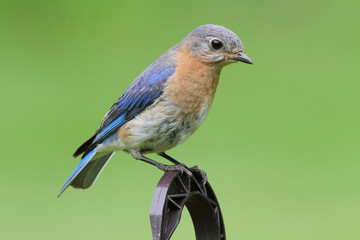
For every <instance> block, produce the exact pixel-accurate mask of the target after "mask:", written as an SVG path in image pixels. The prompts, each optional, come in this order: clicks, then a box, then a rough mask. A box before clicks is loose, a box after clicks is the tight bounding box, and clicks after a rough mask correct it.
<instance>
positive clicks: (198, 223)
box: [150, 172, 226, 240]
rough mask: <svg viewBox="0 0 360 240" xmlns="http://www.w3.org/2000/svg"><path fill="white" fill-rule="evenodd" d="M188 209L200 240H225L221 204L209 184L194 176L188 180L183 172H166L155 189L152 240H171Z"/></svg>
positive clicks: (151, 218) (197, 237)
mask: <svg viewBox="0 0 360 240" xmlns="http://www.w3.org/2000/svg"><path fill="white" fill-rule="evenodd" d="M184 206H186V207H187V209H188V211H189V213H190V216H191V219H192V221H193V224H194V228H195V234H196V239H197V240H226V235H225V227H224V221H223V218H222V214H221V210H220V206H219V203H218V201H217V199H216V196H215V193H214V191H213V190H212V188H211V186H210V184H209V182H207V183H206V184H205V186H204V185H203V184H202V177H201V175H200V174H198V173H197V172H193V176H192V177H188V176H187V175H186V174H185V173H181V172H166V173H165V174H164V175H163V176H162V178H161V179H160V181H159V183H158V185H157V186H156V189H155V192H154V195H153V199H152V203H151V208H150V223H151V230H152V235H153V240H168V239H170V237H171V235H172V234H173V233H174V231H175V229H176V227H177V225H178V224H179V222H180V218H181V214H182V211H183V209H184Z"/></svg>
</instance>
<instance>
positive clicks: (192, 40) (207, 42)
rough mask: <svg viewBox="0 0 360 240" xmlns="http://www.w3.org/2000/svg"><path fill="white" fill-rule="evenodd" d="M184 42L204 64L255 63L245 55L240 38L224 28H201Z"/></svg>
mask: <svg viewBox="0 0 360 240" xmlns="http://www.w3.org/2000/svg"><path fill="white" fill-rule="evenodd" d="M184 42H186V43H188V44H189V45H190V48H191V51H192V53H193V54H194V55H195V56H196V57H198V58H199V59H200V60H201V61H202V62H204V63H209V64H218V65H221V66H225V65H228V64H230V63H233V62H238V61H241V62H244V63H249V64H252V63H253V62H252V61H251V59H250V58H249V57H248V56H246V55H245V54H244V47H243V45H242V43H241V40H240V38H239V37H238V36H237V35H236V34H235V33H233V32H232V31H230V30H229V29H227V28H225V27H222V26H218V25H212V24H209V25H202V26H199V27H197V28H195V29H194V30H193V31H192V32H190V33H189V34H188V35H187V36H186V37H185V39H184Z"/></svg>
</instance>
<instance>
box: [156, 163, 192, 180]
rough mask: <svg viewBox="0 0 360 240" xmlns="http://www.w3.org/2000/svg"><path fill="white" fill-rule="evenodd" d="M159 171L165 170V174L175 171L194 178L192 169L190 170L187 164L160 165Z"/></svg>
mask: <svg viewBox="0 0 360 240" xmlns="http://www.w3.org/2000/svg"><path fill="white" fill-rule="evenodd" d="M157 167H158V168H159V169H161V170H163V171H164V172H175V171H180V172H181V173H184V172H185V173H186V175H188V177H192V176H193V174H192V172H191V170H190V169H191V168H190V169H189V168H188V167H187V166H186V165H185V164H182V163H180V164H176V165H163V164H161V165H158V166H157Z"/></svg>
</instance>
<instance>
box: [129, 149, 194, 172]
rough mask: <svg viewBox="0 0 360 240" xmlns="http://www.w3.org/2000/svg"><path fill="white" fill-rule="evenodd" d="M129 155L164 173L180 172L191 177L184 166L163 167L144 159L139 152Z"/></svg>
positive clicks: (178, 164) (160, 164)
mask: <svg viewBox="0 0 360 240" xmlns="http://www.w3.org/2000/svg"><path fill="white" fill-rule="evenodd" d="M129 153H130V154H131V156H133V158H135V159H136V160H141V161H143V162H146V163H149V164H151V165H153V166H155V167H157V168H159V169H160V170H162V171H164V172H172V171H180V172H185V173H186V175H188V176H189V177H191V176H192V173H191V171H190V170H189V169H188V167H186V166H185V165H184V164H182V163H180V162H178V161H176V160H175V159H174V160H175V161H176V162H178V163H177V164H176V165H165V164H162V163H159V162H156V161H154V160H151V159H150V158H147V157H144V156H143V155H142V154H141V153H140V152H139V151H134V150H132V151H129Z"/></svg>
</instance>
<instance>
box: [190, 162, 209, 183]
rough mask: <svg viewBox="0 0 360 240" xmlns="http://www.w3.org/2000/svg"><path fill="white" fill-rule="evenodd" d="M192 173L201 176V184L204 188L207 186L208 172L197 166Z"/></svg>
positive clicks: (191, 169) (192, 169)
mask: <svg viewBox="0 0 360 240" xmlns="http://www.w3.org/2000/svg"><path fill="white" fill-rule="evenodd" d="M190 171H193V172H196V173H198V174H199V175H200V176H201V183H202V184H203V186H205V184H206V182H207V175H206V172H205V171H204V170H202V169H200V168H198V166H197V165H195V166H193V167H192V168H190Z"/></svg>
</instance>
